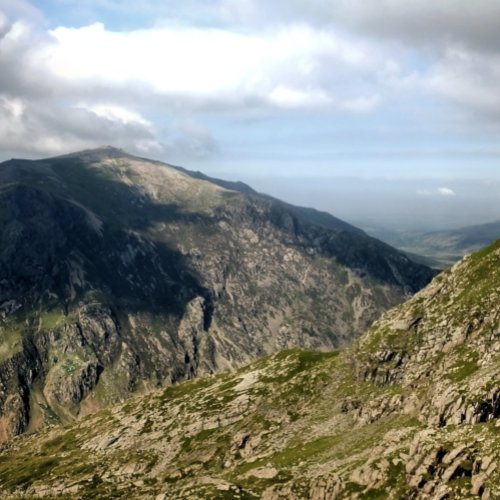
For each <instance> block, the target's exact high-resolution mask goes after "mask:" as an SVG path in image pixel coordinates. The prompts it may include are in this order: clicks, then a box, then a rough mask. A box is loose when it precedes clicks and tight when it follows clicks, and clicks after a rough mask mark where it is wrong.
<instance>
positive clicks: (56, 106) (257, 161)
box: [0, 0, 500, 227]
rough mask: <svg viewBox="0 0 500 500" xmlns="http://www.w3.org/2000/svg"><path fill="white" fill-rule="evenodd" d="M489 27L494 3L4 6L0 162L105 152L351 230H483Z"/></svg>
mask: <svg viewBox="0 0 500 500" xmlns="http://www.w3.org/2000/svg"><path fill="white" fill-rule="evenodd" d="M499 18H500V3H497V2H492V1H490V0H476V1H475V2H462V1H460V0H441V1H440V2H428V1H427V0H407V1H405V2H401V1H400V0H336V1H327V0H308V1H306V0H275V1H273V2H269V1H264V0H185V1H183V2H178V1H176V2H174V1H173V0H166V1H161V2H160V1H154V0H145V1H143V2H132V1H129V0H121V1H118V0H89V1H77V0H45V1H32V2H29V1H27V0H0V159H7V158H10V157H12V156H22V157H30V158H40V157H44V156H51V155H55V154H60V153H65V152H68V151H74V150H78V149H84V148H88V147H95V146H99V145H102V144H112V145H115V146H118V147H123V148H124V149H126V150H127V151H129V152H132V153H136V154H140V155H142V156H147V157H151V158H156V159H161V160H164V161H166V162H170V163H173V164H180V165H183V166H185V167H186V168H191V169H197V170H201V171H203V172H205V173H207V174H209V175H214V176H219V177H224V178H228V179H239V180H243V181H246V182H248V183H250V184H252V185H254V186H256V187H257V188H259V189H262V190H264V191H267V192H269V193H271V194H275V195H279V196H281V197H283V198H285V199H287V200H289V201H292V202H300V203H303V204H307V205H312V206H317V207H318V208H322V209H326V210H329V211H331V212H333V213H335V214H336V215H339V216H342V217H344V218H347V219H350V220H361V221H362V220H365V219H366V220H371V219H372V218H373V215H374V214H377V217H378V220H379V221H380V223H381V224H382V225H383V224H388V225H392V226H394V227H396V226H398V227H403V226H405V227H409V226H412V227H414V226H418V225H419V224H420V225H422V224H424V225H425V224H427V225H428V226H433V227H434V226H436V227H437V226H439V227H441V226H442V227H446V226H451V225H462V224H465V223H474V222H482V221H486V220H493V219H495V218H500V209H497V208H496V204H495V203H493V202H492V200H495V199H496V198H498V195H499V194H500V190H499V187H498V185H499V181H500V168H499V167H498V162H499V159H500V146H498V138H499V135H500V122H499V120H500V94H499V93H498V86H497V82H498V81H499V78H500V35H499V34H498V29H497V28H498V27H497V19H499ZM353 179H354V180H356V181H354V180H353ZM375 181H376V182H375ZM339 186H342V187H341V188H340V187H339ZM375 186H376V188H375ZM403 193H404V196H402V194H403ZM349 200H356V202H355V203H354V202H353V203H349ZM395 213H398V214H401V216H400V217H396V218H395V217H394V214H395ZM363 214H364V215H363ZM395 219H398V222H395Z"/></svg>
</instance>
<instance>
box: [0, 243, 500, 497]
mask: <svg viewBox="0 0 500 500" xmlns="http://www.w3.org/2000/svg"><path fill="white" fill-rule="evenodd" d="M499 283H500V240H499V241H498V242H497V243H495V244H494V245H492V246H490V247H488V248H486V249H484V250H482V251H481V252H479V253H477V254H474V255H472V256H469V257H467V258H465V259H464V260H463V261H461V262H460V263H459V264H457V265H455V266H454V267H453V268H452V269H449V270H447V271H445V272H443V273H442V274H440V275H439V276H437V277H436V278H435V279H434V280H433V282H432V283H431V284H430V285H429V286H427V287H426V288H425V289H424V290H423V291H421V292H420V293H418V294H416V295H415V296H414V297H413V298H412V299H410V300H409V301H407V302H406V303H404V304H402V305H400V306H397V307H396V308H394V309H392V310H390V311H389V312H387V313H386V314H384V315H383V316H382V317H381V318H380V319H379V321H377V322H376V323H375V324H374V325H373V326H372V328H371V329H370V330H369V331H368V332H367V333H366V335H364V336H363V337H362V338H361V339H360V340H359V341H358V342H356V343H355V344H354V345H353V346H352V347H350V348H348V349H346V350H344V351H342V352H340V351H332V352H314V351H307V350H298V349H295V350H288V351H283V352H280V353H278V354H274V355H272V356H270V357H268V358H265V359H262V360H259V361H257V362H255V363H253V364H251V365H249V366H247V367H244V368H242V369H240V370H239V371H237V372H236V373H231V374H219V375H212V376H208V377H206V378H202V379H198V380H196V381H190V382H185V383H181V384H179V385H177V386H172V387H169V388H167V389H163V390H159V391H156V392H154V393H151V394H149V395H147V396H142V397H139V398H134V399H130V400H128V402H126V403H125V404H122V405H119V406H117V407H115V408H113V409H111V410H106V411H101V412H100V413H97V414H96V415H93V416H91V417H89V418H87V419H85V420H83V421H81V422H79V423H77V424H74V425H72V426H70V427H66V428H63V427H61V426H53V427H51V428H47V429H45V430H43V431H42V432H40V433H37V434H34V435H32V436H23V437H21V438H19V439H16V440H12V441H10V442H9V443H7V444H5V445H4V446H3V448H2V450H1V451H0V485H1V486H0V492H1V493H2V495H3V497H4V498H21V497H32V496H33V495H37V497H50V498H59V497H61V498H70V497H71V498H74V497H75V496H77V497H78V498H156V499H158V500H162V499H167V498H168V499H170V498H172V499H173V498H175V499H177V498H207V499H209V498H245V499H246V498H263V499H265V500H274V499H285V498H286V499H292V500H293V499H295V500H298V499H303V498H310V499H314V500H320V499H322V500H326V499H331V498H346V499H347V498H348V499H356V498H357V499H368V498H370V499H402V498H408V499H466V498H481V499H482V500H488V499H490V500H492V499H495V498H500V467H499V466H498V457H499V456H500V333H499V332H500V305H499V302H498V292H499Z"/></svg>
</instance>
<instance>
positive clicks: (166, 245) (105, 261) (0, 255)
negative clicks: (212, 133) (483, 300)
mask: <svg viewBox="0 0 500 500" xmlns="http://www.w3.org/2000/svg"><path fill="white" fill-rule="evenodd" d="M199 177H200V174H194V173H190V172H187V171H183V170H182V169H179V168H175V167H171V166H169V165H166V164H164V163H160V162H157V161H151V160H146V159H142V158H137V157H134V156H132V155H129V154H127V153H125V152H123V151H122V150H119V149H115V148H110V147H105V148H99V149H95V150H87V151H82V152H79V153H74V154H69V155H65V156H60V157H56V158H49V159H44V160H38V161H28V160H18V159H15V160H10V161H7V162H4V163H2V164H0V219H1V225H0V231H1V232H0V315H1V316H0V317H1V322H0V338H1V344H0V438H1V439H3V440H5V439H8V438H9V437H11V436H13V435H16V434H19V433H21V432H24V431H26V430H33V429H36V428H39V427H40V426H43V425H44V424H46V423H50V422H55V421H63V422H65V421H68V420H72V419H74V418H76V417H78V416H82V415H85V414H87V413H90V412H93V411H95V410H96V409H98V408H100V407H102V406H104V405H107V404H110V403H113V402H117V401H120V400H122V399H123V398H124V397H126V396H127V395H129V394H130V393H131V392H134V391H145V390H149V389H151V388H152V387H156V386H158V385H162V384H167V385H168V384H171V383H173V382H176V381H179V380H182V379H186V378H192V377H194V376H196V375H199V374H203V373H212V372H216V371H220V370H227V369H233V368H236V367H238V366H240V365H241V364H242V363H245V362H249V361H251V360H254V359H256V358H257V357H261V356H262V355H265V354H268V353H272V352H275V351H278V350H281V349H284V348H290V347H297V346H300V347H309V348H333V347H337V346H342V345H346V344H347V343H349V342H351V341H352V340H353V339H354V338H356V337H358V336H359V335H360V334H361V332H363V330H365V329H366V327H367V326H368V325H369V324H370V323H371V322H372V321H373V320H374V319H376V318H377V317H378V316H379V315H380V313H381V312H382V311H384V310H385V309H388V308H389V307H390V306H392V305H394V304H396V303H399V302H401V301H402V300H403V299H404V298H405V297H407V296H408V295H410V294H412V293H414V292H416V291H417V290H418V289H420V288H421V287H423V286H424V285H425V284H426V283H427V282H428V281H429V280H430V279H431V277H432V274H433V273H432V271H431V270H430V269H428V268H426V267H425V266H421V265H418V264H415V263H414V262H412V261H411V260H409V259H408V258H407V257H406V256H404V255H403V254H402V253H400V252H398V251H396V250H394V249H393V248H391V247H389V246H388V245H386V244H383V243H381V242H380V241H378V240H375V239H373V238H371V237H369V236H367V235H366V234H364V233H363V232H362V231H360V230H358V229H357V228H353V227H352V226H350V225H348V224H346V223H345V222H343V221H339V220H338V219H335V218H334V217H331V216H329V215H328V214H324V213H320V212H316V211H314V210H312V209H304V208H300V207H293V206H291V205H288V204H286V203H283V202H280V201H278V200H275V199H272V198H270V197H267V196H263V195H259V194H257V193H255V192H252V191H251V190H250V191H249V192H242V191H245V190H243V189H239V190H237V189H235V186H231V185H229V184H228V185H226V186H223V185H221V183H222V182H223V181H218V182H216V181H215V180H214V181H211V180H210V179H209V178H205V177H203V178H199ZM232 187H233V188H232ZM239 187H240V188H241V185H239ZM247 191H248V190H247Z"/></svg>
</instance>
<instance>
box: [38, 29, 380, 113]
mask: <svg viewBox="0 0 500 500" xmlns="http://www.w3.org/2000/svg"><path fill="white" fill-rule="evenodd" d="M51 36H52V38H53V43H50V44H47V45H45V46H44V47H43V48H41V49H40V50H39V55H40V58H41V59H43V60H44V61H46V63H47V65H48V68H50V70H51V71H52V73H53V74H54V75H56V76H57V77H58V78H59V79H60V80H62V81H65V82H66V83H67V84H68V85H69V84H81V85H83V84H85V83H86V82H93V83H94V84H95V83H96V82H97V83H98V84H99V85H101V86H107V87H116V86H120V87H123V86H127V85H128V86H136V87H140V86H145V87H146V88H148V89H150V91H151V92H153V93H155V94H158V95H164V96H165V95H166V96H173V97H177V98H182V99H184V100H187V101H189V100H191V101H192V102H193V103H195V102H196V104H197V105H199V104H200V103H203V101H204V100H206V101H207V102H210V103H213V102H214V101H215V102H219V103H220V105H223V104H226V105H229V106H234V105H235V104H237V105H240V106H241V105H248V103H250V102H253V103H261V105H268V104H271V105H276V106H278V107H305V108H308V107H316V106H318V105H321V106H325V105H337V106H338V107H344V108H345V109H347V110H350V109H352V110H353V111H359V109H360V108H362V110H363V111H367V110H369V109H371V108H372V107H373V98H372V97H368V98H367V97H365V94H364V93H362V92H361V90H363V89H360V88H359V86H354V87H352V86H350V85H346V83H345V82H346V81H347V80H348V79H349V76H350V75H352V74H354V75H361V74H370V73H371V74H372V75H373V76H372V77H376V75H377V73H378V68H379V67H380V65H381V63H384V60H383V57H374V56H373V54H372V53H371V48H369V47H368V46H366V45H364V44H363V43H358V42H354V41H351V40H348V39H344V38H342V37H340V36H338V35H337V34H335V33H334V32H333V31H321V30H319V31H318V30H313V29H312V28H310V27H307V26H303V25H292V26H288V27H282V28H280V29H278V30H272V31H263V32H262V31H261V32H252V33H241V32H236V31H229V30H221V29H205V28H192V27H191V28H185V27H167V28H154V29H149V30H137V31H129V32H112V31H109V30H107V29H106V28H105V27H104V25H103V24H101V23H96V24H93V25H91V26H86V27H83V28H78V29H76V28H57V29H56V30H53V31H52V32H51Z"/></svg>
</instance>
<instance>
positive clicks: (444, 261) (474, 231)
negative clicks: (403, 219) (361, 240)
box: [367, 221, 500, 268]
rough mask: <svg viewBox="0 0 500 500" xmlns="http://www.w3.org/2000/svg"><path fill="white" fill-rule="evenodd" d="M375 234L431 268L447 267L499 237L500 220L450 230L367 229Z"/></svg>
mask: <svg viewBox="0 0 500 500" xmlns="http://www.w3.org/2000/svg"><path fill="white" fill-rule="evenodd" d="M367 231H368V233H369V234H371V235H372V236H374V237H376V238H379V239H381V240H382V241H385V242H386V243H388V244H390V245H392V246H394V247H396V248H399V249H400V250H403V251H404V252H406V253H407V254H408V255H409V256H410V257H411V258H413V259H414V260H417V261H419V262H422V263H424V264H426V265H430V266H432V267H437V268H444V267H447V266H449V265H451V264H453V263H455V262H456V261H457V260H460V259H461V258H462V257H463V256H464V255H466V254H468V253H471V252H474V251H476V250H479V249H480V248H482V247H484V246H486V245H489V244H490V243H492V242H493V241H495V240H496V239H498V238H500V221H495V222H490V223H487V224H479V225H474V226H466V227H462V228H459V229H450V230H447V231H427V232H426V231H401V232H398V231H391V230H387V229H381V228H373V229H368V230H367Z"/></svg>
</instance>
